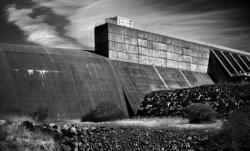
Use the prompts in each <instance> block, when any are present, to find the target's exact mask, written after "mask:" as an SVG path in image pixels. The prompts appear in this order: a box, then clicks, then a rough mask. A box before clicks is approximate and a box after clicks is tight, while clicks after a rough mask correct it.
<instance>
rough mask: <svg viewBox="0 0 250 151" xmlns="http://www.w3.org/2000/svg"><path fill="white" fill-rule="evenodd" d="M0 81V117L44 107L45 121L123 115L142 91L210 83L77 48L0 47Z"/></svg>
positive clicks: (187, 73) (202, 77) (197, 76)
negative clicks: (103, 110)
mask: <svg viewBox="0 0 250 151" xmlns="http://www.w3.org/2000/svg"><path fill="white" fill-rule="evenodd" d="M0 83H1V84H0V104H1V105H0V115H16V114H18V115H29V114H30V113H32V112H34V111H36V110H37V109H38V108H39V107H44V108H47V109H48V111H49V119H57V118H59V119H72V118H80V117H81V116H83V115H86V114H88V113H89V112H90V111H91V110H93V109H96V108H98V105H100V104H112V106H113V107H114V108H117V109H119V110H121V111H122V112H123V113H124V114H125V115H126V116H128V115H129V113H128V111H129V108H130V107H131V109H132V111H133V113H135V111H136V110H137V108H138V105H139V103H140V102H141V101H142V100H143V98H144V96H145V94H147V93H148V92H151V91H155V90H162V89H176V88H184V87H190V85H191V86H198V85H202V84H212V83H213V82H212V80H211V79H210V77H209V76H208V75H207V74H206V73H198V72H191V71H186V70H179V69H174V68H167V67H157V66H153V65H143V64H136V63H129V62H122V61H115V60H109V59H108V58H106V57H102V56H100V55H97V54H95V53H92V52H87V51H82V50H71V49H57V48H45V47H39V46H27V45H26V46H25V45H10V44H0ZM130 114H131V111H130Z"/></svg>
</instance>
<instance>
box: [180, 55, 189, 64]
mask: <svg viewBox="0 0 250 151" xmlns="http://www.w3.org/2000/svg"><path fill="white" fill-rule="evenodd" d="M182 61H184V62H189V63H191V56H188V55H183V56H182Z"/></svg>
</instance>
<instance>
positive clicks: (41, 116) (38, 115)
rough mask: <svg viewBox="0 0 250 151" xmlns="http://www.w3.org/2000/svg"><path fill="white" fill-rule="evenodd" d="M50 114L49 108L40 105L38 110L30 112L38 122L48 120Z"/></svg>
mask: <svg viewBox="0 0 250 151" xmlns="http://www.w3.org/2000/svg"><path fill="white" fill-rule="evenodd" d="M48 115H49V112H48V109H47V108H45V107H39V108H38V109H37V111H35V112H33V113H31V114H30V116H31V117H32V119H33V120H35V121H37V122H43V121H44V120H46V118H47V117H48Z"/></svg>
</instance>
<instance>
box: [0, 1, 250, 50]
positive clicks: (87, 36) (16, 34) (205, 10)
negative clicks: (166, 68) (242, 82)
mask: <svg viewBox="0 0 250 151" xmlns="http://www.w3.org/2000/svg"><path fill="white" fill-rule="evenodd" d="M0 11H1V12H0V33H1V35H0V42H4V43H32V44H37V45H44V46H51V47H65V48H68V47H70V48H72V47H74V48H90V47H93V44H94V39H93V29H94V26H95V25H97V24H100V23H102V22H103V21H104V18H106V17H111V16H123V17H127V18H131V19H133V20H134V24H135V27H136V28H139V29H146V30H150V31H152V32H156V33H160V34H163V35H173V36H177V37H183V38H185V39H194V40H199V41H204V42H210V43H214V44H219V45H223V46H227V47H231V48H235V49H239V50H244V51H248V52H250V42H249V41H250V5H249V4H248V3H247V1H241V0H2V1H1V2H0Z"/></svg>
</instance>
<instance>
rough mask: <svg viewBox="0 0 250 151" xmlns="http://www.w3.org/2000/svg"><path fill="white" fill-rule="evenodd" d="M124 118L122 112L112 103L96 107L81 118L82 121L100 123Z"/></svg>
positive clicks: (104, 103)
mask: <svg viewBox="0 0 250 151" xmlns="http://www.w3.org/2000/svg"><path fill="white" fill-rule="evenodd" d="M122 117H125V114H124V112H123V111H122V110H121V109H119V108H118V107H117V105H116V104H114V103H112V102H103V103H100V104H99V105H97V106H96V107H95V108H94V109H93V110H92V111H90V112H89V113H88V114H87V115H85V116H83V117H82V119H81V120H82V121H91V122H102V121H111V120H117V119H120V118H122Z"/></svg>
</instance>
